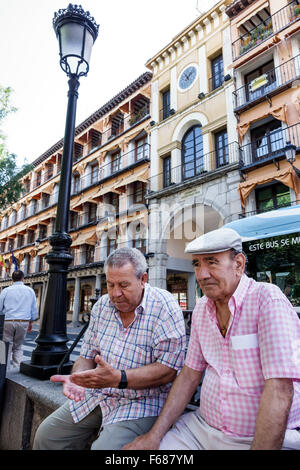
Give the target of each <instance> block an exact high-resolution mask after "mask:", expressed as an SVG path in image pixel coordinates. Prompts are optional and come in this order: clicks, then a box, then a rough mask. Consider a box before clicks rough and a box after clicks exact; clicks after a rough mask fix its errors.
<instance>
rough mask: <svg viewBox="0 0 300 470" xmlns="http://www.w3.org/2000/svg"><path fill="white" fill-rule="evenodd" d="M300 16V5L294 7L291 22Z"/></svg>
mask: <svg viewBox="0 0 300 470" xmlns="http://www.w3.org/2000/svg"><path fill="white" fill-rule="evenodd" d="M299 16H300V5H295V7H294V12H293V14H292V17H291V21H293V20H296V19H297V18H298V17H299Z"/></svg>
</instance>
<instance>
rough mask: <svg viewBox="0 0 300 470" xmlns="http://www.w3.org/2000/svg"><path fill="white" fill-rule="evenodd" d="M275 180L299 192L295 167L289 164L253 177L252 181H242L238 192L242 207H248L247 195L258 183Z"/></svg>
mask: <svg viewBox="0 0 300 470" xmlns="http://www.w3.org/2000/svg"><path fill="white" fill-rule="evenodd" d="M274 180H276V181H280V182H281V183H283V184H285V185H286V186H287V187H288V188H291V189H292V190H293V191H295V193H296V194H297V193H298V183H297V175H296V173H295V170H294V169H293V167H292V166H288V167H287V168H284V169H283V170H279V171H278V170H274V172H272V173H270V172H268V173H266V174H265V175H262V176H258V177H257V178H253V179H251V180H250V181H245V182H244V183H240V184H239V187H238V193H239V195H240V198H241V204H242V207H244V208H245V207H246V199H247V197H248V196H249V195H250V193H251V192H252V191H253V189H254V188H255V187H256V186H257V185H258V184H266V183H270V182H271V181H274Z"/></svg>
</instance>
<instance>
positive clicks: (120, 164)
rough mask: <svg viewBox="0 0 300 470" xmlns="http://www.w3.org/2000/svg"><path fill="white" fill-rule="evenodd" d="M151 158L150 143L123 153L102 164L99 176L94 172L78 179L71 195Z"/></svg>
mask: <svg viewBox="0 0 300 470" xmlns="http://www.w3.org/2000/svg"><path fill="white" fill-rule="evenodd" d="M149 158H150V144H147V143H146V144H143V145H141V146H138V147H135V148H133V149H132V150H130V151H129V152H127V153H124V154H121V155H120V156H118V157H117V158H115V159H114V160H112V161H110V162H108V163H106V164H105V165H103V166H101V167H100V168H99V170H98V175H97V178H95V176H94V175H92V174H86V175H84V176H81V177H80V178H79V179H78V180H76V184H74V183H73V185H72V188H71V195H72V196H73V195H75V194H78V193H80V192H81V191H83V190H85V189H87V188H88V187H89V186H91V185H93V184H96V183H100V182H101V181H102V180H104V179H106V178H109V177H113V176H114V175H115V174H117V173H118V172H119V171H123V170H126V169H127V168H129V167H131V165H134V164H135V163H138V162H140V161H144V160H147V159H149Z"/></svg>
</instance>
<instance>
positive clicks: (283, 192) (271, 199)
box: [255, 183, 291, 212]
mask: <svg viewBox="0 0 300 470" xmlns="http://www.w3.org/2000/svg"><path fill="white" fill-rule="evenodd" d="M255 196H256V207H257V210H258V212H265V211H270V210H273V209H278V208H279V207H284V206H288V205H290V203H291V196H290V190H289V188H288V187H287V186H285V185H284V184H282V183H275V184H272V185H269V186H267V187H264V188H257V189H256V191H255Z"/></svg>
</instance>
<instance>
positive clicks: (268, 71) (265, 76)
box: [245, 60, 276, 101]
mask: <svg viewBox="0 0 300 470" xmlns="http://www.w3.org/2000/svg"><path fill="white" fill-rule="evenodd" d="M257 78H259V82H258V80H256V79H257ZM254 80H255V82H254ZM245 84H246V101H253V100H256V99H258V98H260V97H261V96H264V95H265V94H266V93H269V92H270V91H272V90H273V89H274V88H276V71H275V69H274V62H273V60H271V61H270V62H268V63H267V64H265V65H262V66H261V67H258V68H257V69H255V70H253V71H252V72H250V73H248V74H247V75H245Z"/></svg>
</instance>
